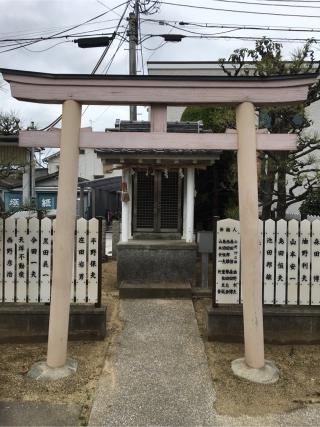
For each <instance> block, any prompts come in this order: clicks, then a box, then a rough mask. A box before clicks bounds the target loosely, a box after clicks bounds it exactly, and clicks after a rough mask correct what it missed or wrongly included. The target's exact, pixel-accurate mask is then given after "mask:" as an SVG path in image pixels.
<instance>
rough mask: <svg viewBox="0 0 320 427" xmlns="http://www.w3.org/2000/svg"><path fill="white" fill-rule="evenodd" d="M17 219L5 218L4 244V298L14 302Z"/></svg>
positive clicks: (6, 300)
mask: <svg viewBox="0 0 320 427" xmlns="http://www.w3.org/2000/svg"><path fill="white" fill-rule="evenodd" d="M15 232H16V220H15V219H14V218H7V219H6V220H5V246H4V300H5V302H14V299H15V279H16V277H15V275H16V234H15Z"/></svg>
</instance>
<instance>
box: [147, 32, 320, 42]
mask: <svg viewBox="0 0 320 427" xmlns="http://www.w3.org/2000/svg"><path fill="white" fill-rule="evenodd" d="M144 36H145V38H144V39H143V40H142V42H144V41H146V40H149V39H150V38H153V37H163V38H165V36H166V34H144ZM181 37H183V38H191V39H208V40H209V39H225V40H232V39H235V40H248V41H257V37H252V36H219V35H216V36H215V35H207V34H201V33H199V34H197V35H183V36H181ZM272 40H273V41H275V42H283V43H295V42H301V43H306V42H308V41H310V40H313V41H314V42H319V41H320V39H315V38H312V39H302V38H300V39H299V38H284V37H275V38H273V39H272Z"/></svg>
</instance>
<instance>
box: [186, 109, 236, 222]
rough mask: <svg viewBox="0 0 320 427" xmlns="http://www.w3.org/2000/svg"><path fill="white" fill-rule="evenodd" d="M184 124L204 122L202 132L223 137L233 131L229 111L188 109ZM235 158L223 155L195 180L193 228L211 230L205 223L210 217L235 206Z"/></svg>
mask: <svg viewBox="0 0 320 427" xmlns="http://www.w3.org/2000/svg"><path fill="white" fill-rule="evenodd" d="M181 120H183V121H198V120H202V121H203V127H204V129H205V130H211V131H212V132H217V133H224V132H225V131H226V129H228V128H234V127H235V120H236V118H235V111H234V109H232V108H229V107H214V108H201V107H188V108H186V109H185V111H184V112H183V114H182V118H181ZM235 165H236V158H235V153H234V152H232V151H223V152H222V153H221V156H220V159H219V160H218V161H217V162H216V163H215V164H214V166H210V167H208V168H207V169H206V170H203V171H199V172H198V174H197V176H196V187H197V198H196V207H197V209H196V210H195V212H196V218H195V221H196V224H197V223H199V222H200V223H202V225H204V226H205V227H206V228H208V227H209V226H210V224H208V219H211V218H212V214H214V215H219V216H224V214H225V211H226V209H229V208H230V209H233V208H234V207H235V206H237V204H238V191H237V185H236V179H235V177H234V175H235V169H234V167H235Z"/></svg>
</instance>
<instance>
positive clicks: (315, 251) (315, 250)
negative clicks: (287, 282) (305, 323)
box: [311, 219, 320, 305]
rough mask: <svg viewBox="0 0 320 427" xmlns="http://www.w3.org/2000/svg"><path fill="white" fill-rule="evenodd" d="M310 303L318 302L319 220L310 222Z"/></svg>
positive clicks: (319, 273) (319, 299)
mask: <svg viewBox="0 0 320 427" xmlns="http://www.w3.org/2000/svg"><path fill="white" fill-rule="evenodd" d="M311 304H312V305H319V304H320V220H319V219H315V220H314V221H313V222H312V235H311Z"/></svg>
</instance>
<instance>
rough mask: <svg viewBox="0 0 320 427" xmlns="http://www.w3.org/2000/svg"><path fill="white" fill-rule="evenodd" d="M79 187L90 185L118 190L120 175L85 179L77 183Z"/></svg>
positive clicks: (106, 189) (107, 189) (91, 186)
mask: <svg viewBox="0 0 320 427" xmlns="http://www.w3.org/2000/svg"><path fill="white" fill-rule="evenodd" d="M79 186H80V187H90V188H94V189H97V190H98V189H101V190H105V191H109V192H113V191H120V186H121V176H113V177H110V178H99V179H94V180H92V181H85V182H81V183H79Z"/></svg>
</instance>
